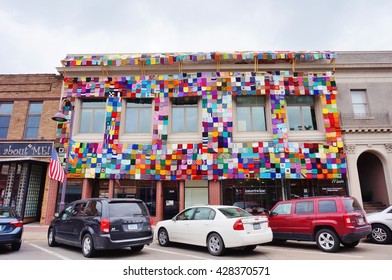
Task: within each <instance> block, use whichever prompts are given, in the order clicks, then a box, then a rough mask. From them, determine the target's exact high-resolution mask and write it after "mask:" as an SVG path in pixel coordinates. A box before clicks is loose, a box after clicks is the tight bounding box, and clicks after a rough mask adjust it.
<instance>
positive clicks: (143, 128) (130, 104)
mask: <svg viewBox="0 0 392 280" xmlns="http://www.w3.org/2000/svg"><path fill="white" fill-rule="evenodd" d="M126 106H127V107H126V113H125V114H126V116H125V133H150V132H151V116H152V99H151V98H137V99H128V100H127V105H126Z"/></svg>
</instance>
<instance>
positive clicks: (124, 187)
mask: <svg viewBox="0 0 392 280" xmlns="http://www.w3.org/2000/svg"><path fill="white" fill-rule="evenodd" d="M114 197H116V198H137V199H141V200H143V201H144V203H146V205H147V208H148V210H149V211H150V215H151V216H155V215H156V182H155V181H139V180H116V182H115V184H114Z"/></svg>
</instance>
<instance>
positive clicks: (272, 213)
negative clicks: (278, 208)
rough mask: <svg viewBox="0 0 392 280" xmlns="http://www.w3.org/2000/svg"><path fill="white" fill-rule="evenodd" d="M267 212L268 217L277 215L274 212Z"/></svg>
mask: <svg viewBox="0 0 392 280" xmlns="http://www.w3.org/2000/svg"><path fill="white" fill-rule="evenodd" d="M268 212H269V214H268V216H270V217H273V216H278V213H276V212H270V211H268Z"/></svg>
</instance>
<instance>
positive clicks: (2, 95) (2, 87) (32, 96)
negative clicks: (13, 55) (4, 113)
mask: <svg viewBox="0 0 392 280" xmlns="http://www.w3.org/2000/svg"><path fill="white" fill-rule="evenodd" d="M61 85H62V77H61V76H59V75H55V74H20V75H16V74H15V75H0V102H10V101H12V102H14V107H13V113H12V115H11V120H10V127H9V130H8V137H7V141H18V140H23V134H24V128H25V124H26V118H27V115H28V109H29V102H31V101H43V108H42V115H41V123H40V128H39V132H38V138H37V140H39V141H54V140H55V138H56V128H57V126H56V125H57V124H56V122H54V121H53V120H52V119H51V117H52V116H53V115H54V114H56V112H57V111H58V107H59V98H60V93H61Z"/></svg>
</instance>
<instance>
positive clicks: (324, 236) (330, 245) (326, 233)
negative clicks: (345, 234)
mask: <svg viewBox="0 0 392 280" xmlns="http://www.w3.org/2000/svg"><path fill="white" fill-rule="evenodd" d="M316 242H317V246H318V247H319V248H320V249H321V251H324V252H329V253H334V252H336V251H337V250H338V249H339V247H340V241H339V237H338V236H337V235H336V233H335V232H334V231H333V230H331V229H321V230H319V231H318V232H317V236H316Z"/></svg>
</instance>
